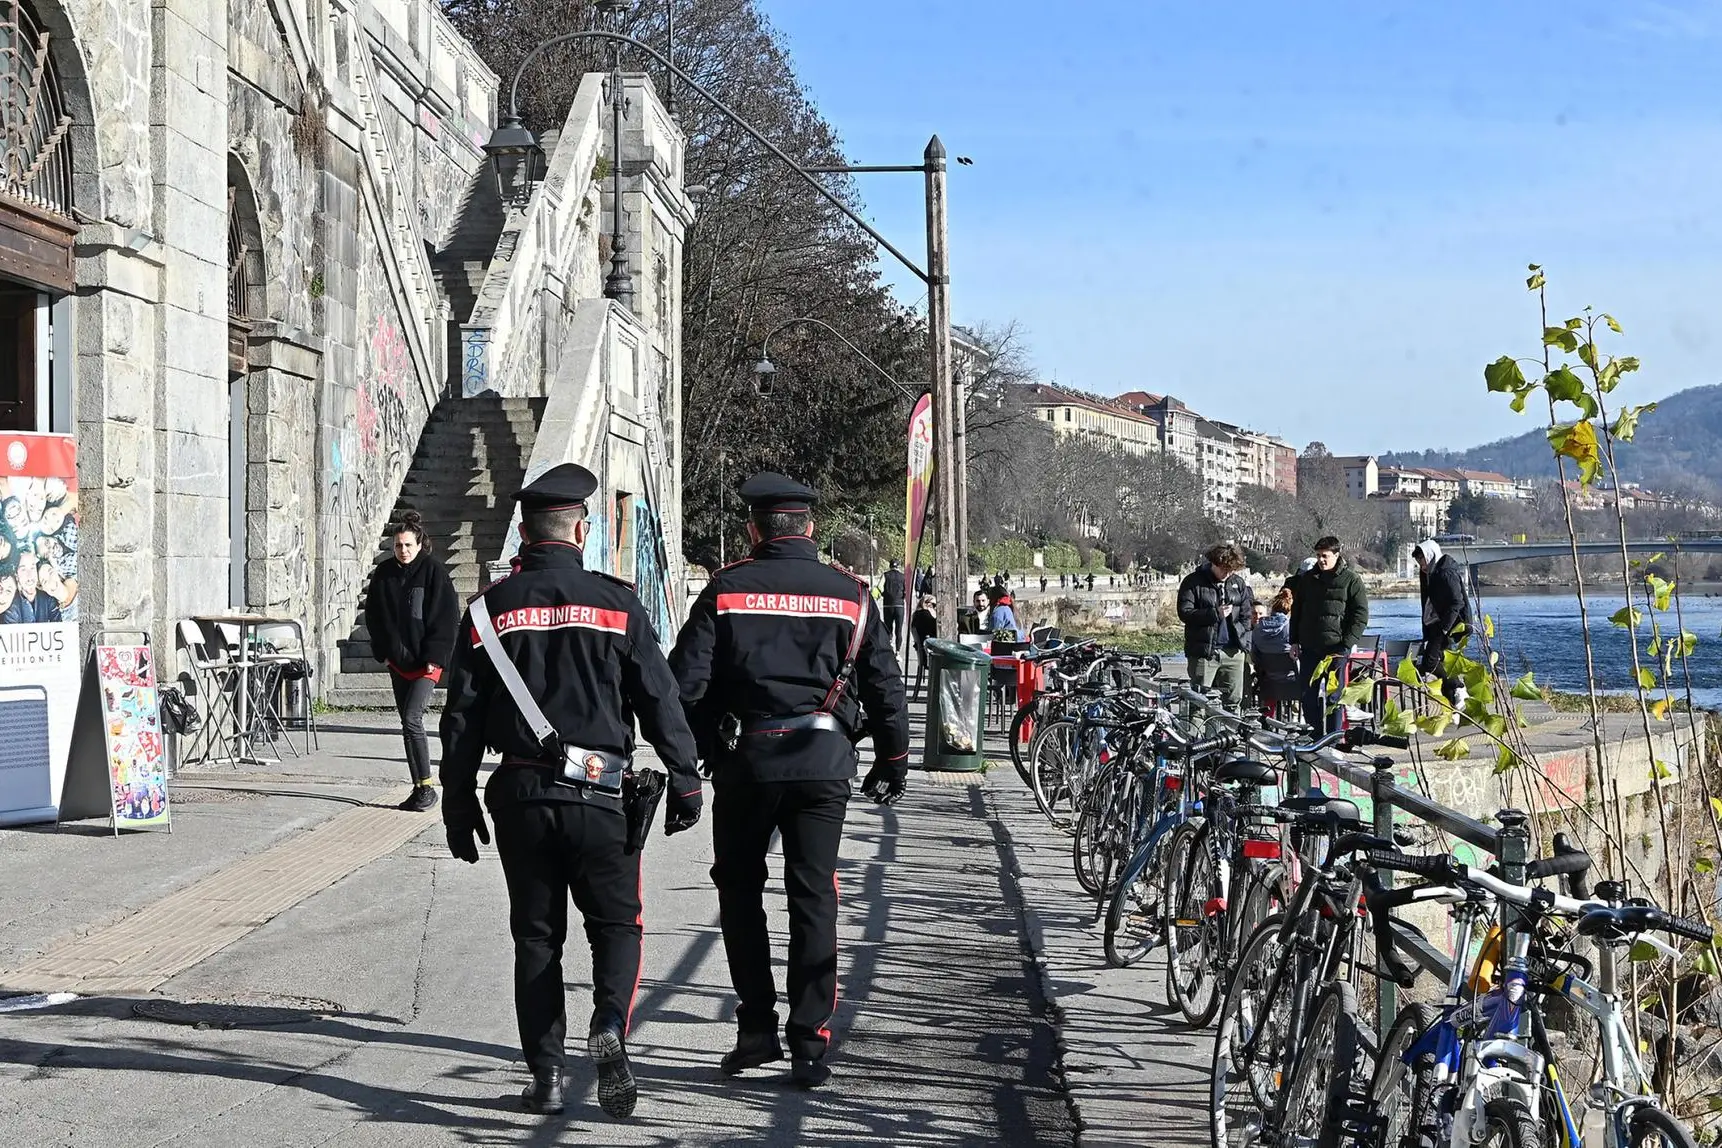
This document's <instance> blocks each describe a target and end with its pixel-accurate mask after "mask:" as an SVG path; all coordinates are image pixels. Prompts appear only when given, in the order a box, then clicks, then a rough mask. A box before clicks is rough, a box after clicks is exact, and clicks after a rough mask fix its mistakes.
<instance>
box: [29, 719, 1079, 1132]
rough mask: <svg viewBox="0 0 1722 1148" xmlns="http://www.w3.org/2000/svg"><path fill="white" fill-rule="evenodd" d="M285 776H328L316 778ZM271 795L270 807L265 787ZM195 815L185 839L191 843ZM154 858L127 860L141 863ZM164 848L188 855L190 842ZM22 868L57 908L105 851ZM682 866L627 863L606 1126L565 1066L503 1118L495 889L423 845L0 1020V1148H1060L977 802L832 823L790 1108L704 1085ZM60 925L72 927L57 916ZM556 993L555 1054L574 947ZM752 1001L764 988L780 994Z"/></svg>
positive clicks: (682, 839) (721, 1083)
mask: <svg viewBox="0 0 1722 1148" xmlns="http://www.w3.org/2000/svg"><path fill="white" fill-rule="evenodd" d="M361 732H362V731H361V730H354V734H355V735H357V734H359V733H361ZM379 749H381V751H382V752H383V753H388V752H389V750H388V749H387V748H386V747H384V746H382V745H379ZM363 752H364V751H363V750H359V751H353V750H348V751H346V756H348V757H362V756H363ZM304 768H305V770H306V771H307V772H308V773H315V772H316V771H318V770H323V771H324V772H326V773H332V774H339V775H345V774H346V773H348V772H350V771H346V770H342V769H340V768H338V766H337V765H331V764H330V762H329V761H328V760H321V761H320V760H319V759H318V758H313V759H310V760H309V761H308V762H307V763H306V766H305V767H304ZM383 772H384V774H385V775H386V773H387V772H388V770H386V769H385V770H384V771H383ZM271 787H272V788H274V789H277V790H290V789H291V787H292V779H291V778H287V779H281V780H276V781H273V782H271ZM304 808H305V806H304V799H302V798H294V797H281V796H268V797H257V798H255V799H253V800H250V801H249V802H247V803H246V804H244V805H242V806H241V805H227V804H219V805H215V806H213V809H216V810H219V817H220V818H227V819H232V818H243V817H252V818H255V819H256V820H257V824H256V825H251V826H250V832H251V835H252V836H253V837H259V838H267V839H270V840H273V839H276V838H278V837H279V836H280V833H279V832H278V831H276V830H275V829H274V828H272V826H273V825H274V824H275V822H276V819H278V818H281V817H287V818H293V817H298V816H300V814H301V811H302V810H303V809H304ZM206 815H207V816H209V817H210V824H213V823H214V822H215V821H216V819H217V815H216V814H215V813H214V812H211V813H208V814H206ZM200 816H205V814H200V813H199V808H198V806H196V805H188V806H187V807H185V808H184V809H183V810H182V812H181V818H182V822H183V823H184V824H185V825H186V826H189V824H190V823H193V822H195V821H196V820H197V819H198V818H199V817H200ZM402 816H411V815H408V814H403V815H402ZM240 828H241V827H238V826H235V827H234V828H233V832H232V835H233V837H234V838H235V839H239V838H241V837H243V833H241V831H240ZM184 832H185V829H184V828H182V833H184ZM161 840H166V839H165V838H160V839H156V841H154V842H150V843H149V848H151V849H155V850H162V849H164V848H166V847H164V846H162V845H160V844H159V841H161ZM184 840H185V841H186V842H188V844H187V846H186V848H187V850H188V851H190V850H191V849H192V846H191V845H190V844H189V843H190V842H192V841H194V840H196V841H198V842H200V843H201V842H203V835H201V834H189V833H188V834H186V836H185V838H184ZM44 841H50V842H53V844H52V845H51V846H48V845H38V844H36V843H34V842H30V841H25V842H24V844H23V845H22V846H19V845H17V844H16V842H14V843H13V848H15V849H17V850H18V851H19V853H20V854H33V853H35V852H38V851H39V850H41V849H43V848H49V849H52V850H58V851H60V852H63V853H64V854H65V857H63V858H59V859H58V862H57V863H58V864H59V865H60V867H61V873H62V882H63V883H69V884H73V885H76V884H77V883H78V881H77V876H78V874H80V873H83V872H84V871H86V870H87V871H88V872H89V874H90V875H89V876H88V877H87V878H86V879H88V880H99V877H100V873H101V872H102V871H103V869H104V868H107V869H113V868H115V867H116V866H118V867H124V866H125V865H126V863H127V861H128V858H129V855H128V854H127V852H126V851H125V850H126V848H127V846H128V845H129V844H131V843H132V842H131V839H126V840H122V841H120V842H112V841H104V840H100V839H97V838H94V837H86V836H82V835H69V836H68V837H66V839H65V840H61V839H60V838H58V837H56V836H55V835H46V836H45V837H44ZM68 841H69V842H70V844H68V843H67V842H68ZM219 844H220V843H219V841H213V840H212V841H209V842H207V843H202V844H199V845H198V846H197V852H196V858H197V861H196V864H195V865H193V866H192V869H194V870H196V872H197V874H201V873H203V872H206V871H208V870H209V869H210V868H211V867H212V866H213V867H219V864H220V863H221V860H222V858H223V856H224V854H223V852H222V850H221V849H220V848H219ZM100 851H105V852H100ZM710 854H711V845H710V835H709V832H708V831H707V829H706V827H705V826H703V825H702V826H701V827H700V828H699V829H698V830H696V831H694V832H692V833H688V834H683V835H680V836H678V837H675V838H670V839H664V838H661V837H660V838H656V839H654V840H653V842H652V843H651V845H650V847H649V848H648V851H647V876H646V889H647V901H646V914H645V919H646V929H647V939H646V969H645V976H644V982H643V984H642V986H641V992H640V997H639V1000H638V1003H637V1006H636V1013H635V1030H634V1035H633V1039H632V1042H631V1050H632V1052H633V1056H634V1060H635V1066H636V1073H637V1075H638V1077H639V1080H640V1088H641V1096H640V1105H639V1110H638V1112H637V1114H636V1115H635V1117H634V1118H633V1119H631V1120H628V1121H615V1120H611V1119H610V1118H608V1117H606V1116H604V1115H603V1114H602V1113H601V1112H599V1111H598V1108H597V1105H596V1101H595V1097H594V1095H593V1080H592V1075H591V1072H590V1069H589V1067H588V1066H587V1065H586V1064H585V1062H584V1059H583V1057H579V1056H575V1057H572V1058H571V1062H570V1068H571V1071H572V1074H573V1089H572V1092H571V1096H570V1107H569V1111H568V1113H567V1115H566V1116H565V1117H561V1118H548V1119H547V1118H537V1117H530V1116H528V1115H526V1114H524V1113H522V1112H520V1111H519V1110H518V1107H517V1104H516V1100H515V1095H516V1093H517V1092H518V1091H519V1089H520V1087H521V1086H522V1084H523V1083H524V1081H525V1072H524V1068H523V1066H522V1064H521V1062H520V1059H519V1050H518V1048H517V1046H516V1038H515V1031H514V1019H513V1014H512V1003H511V996H510V990H509V980H510V974H509V970H510V968H511V949H510V945H509V941H508V936H507V918H506V898H505V896H504V890H503V883H502V874H501V869H500V867H499V865H498V864H497V861H496V858H495V854H494V851H486V853H485V855H484V856H483V857H482V858H481V860H480V863H479V864H478V865H477V866H467V865H465V864H462V863H461V862H458V861H455V860H453V859H451V858H449V857H448V855H447V852H446V850H445V849H444V847H443V843H442V840H441V833H440V831H439V827H438V825H437V823H436V819H435V818H434V817H432V818H427V819H426V831H425V832H424V833H423V834H422V835H420V836H419V837H418V838H416V839H415V840H413V841H411V842H409V843H408V844H407V845H406V846H404V847H402V848H400V849H398V850H396V851H394V852H392V853H390V854H388V855H387V856H385V857H383V858H381V859H380V860H377V861H374V862H371V863H370V864H368V865H366V866H364V867H362V868H360V869H359V870H357V871H356V872H354V873H352V874H351V875H349V876H348V877H347V878H346V879H344V880H342V881H340V882H338V883H336V884H335V885H333V886H331V887H329V888H327V889H325V890H323V891H322V892H319V893H316V894H315V895H313V896H310V897H308V898H306V899H305V900H303V901H301V902H300V903H299V904H297V905H295V906H294V907H293V908H291V909H288V910H287V911H286V912H284V913H282V914H281V915H280V916H277V917H275V918H274V919H273V920H271V921H269V922H268V923H266V924H264V925H262V926H261V927H259V928H257V929H256V930H255V931H254V932H252V933H250V934H249V935H247V936H246V937H244V938H243V939H241V940H239V941H237V942H235V943H233V944H231V945H229V946H228V947H227V948H225V949H222V950H221V951H220V952H218V953H216V954H215V955H214V956H211V957H209V958H207V959H205V960H203V961H202V962H201V963H199V964H197V965H195V966H193V967H192V968H190V969H188V970H187V971H185V972H183V973H181V974H179V975H178V976H176V977H174V978H173V979H172V980H170V981H168V982H167V983H166V984H164V985H162V986H161V987H160V988H159V989H158V990H156V992H154V993H152V994H150V995H149V996H147V997H144V998H90V999H80V1000H77V1001H73V1002H71V1003H69V1004H66V1005H63V1006H60V1007H57V1008H51V1009H42V1010H34V1011H28V1012H14V1013H6V1012H0V1144H4V1145H7V1146H8V1148H10V1146H14V1145H16V1146H19V1148H23V1146H26V1145H43V1146H46V1145H61V1146H79V1145H90V1146H95V1145H100V1146H102V1148H120V1146H130V1145H139V1146H145V1145H147V1146H156V1145H176V1146H195V1145H210V1146H215V1145H221V1146H228V1145H234V1144H245V1145H283V1146H294V1148H298V1146H304V1148H313V1146H323V1145H337V1146H341V1148H347V1146H357V1145H367V1146H368V1145H468V1144H483V1145H548V1144H564V1143H566V1144H579V1143H601V1144H616V1145H636V1144H638V1145H668V1144H689V1145H742V1144H747V1145H782V1146H789V1145H839V1144H842V1145H850V1144H891V1145H928V1146H932V1145H971V1144H972V1145H983V1144H985V1145H996V1144H1009V1145H1033V1146H1039V1145H1068V1144H1074V1143H1075V1142H1076V1140H1075V1135H1076V1134H1075V1131H1074V1123H1073V1120H1072V1117H1071V1112H1070V1108H1069V1106H1068V1103H1067V1101H1066V1098H1065V1096H1064V1094H1063V1092H1062V1091H1061V1090H1060V1088H1059V1082H1058V1080H1057V1079H1056V1064H1057V1048H1056V1041H1055V1035H1054V1030H1053V1028H1052V1026H1051V1024H1050V1022H1049V1020H1048V1010H1047V1008H1046V1007H1045V1005H1044V1002H1043V1001H1042V1000H1041V998H1040V995H1039V986H1040V984H1041V983H1042V978H1041V977H1040V976H1039V974H1038V970H1037V969H1036V966H1035V965H1034V963H1033V961H1032V960H1031V958H1030V955H1029V954H1028V953H1027V952H1026V951H1025V949H1024V947H1023V944H1022V941H1021V937H1022V936H1023V930H1022V916H1021V910H1022V906H1021V905H1020V903H1019V902H1018V900H1017V896H1016V891H1015V883H1014V881H1013V879H1012V878H1011V876H1010V874H1009V873H1008V872H1007V868H1006V866H1005V865H1004V864H1002V863H1001V854H1000V847H999V843H998V841H997V840H996V838H995V834H994V832H993V829H992V827H991V824H990V823H989V822H988V820H987V811H986V807H985V805H984V802H983V800H982V794H981V791H980V789H979V788H977V787H975V786H973V785H970V784H964V783H960V782H959V783H957V784H949V785H944V784H934V783H932V782H931V781H929V780H928V779H927V778H926V777H924V776H922V777H918V778H917V781H916V784H915V787H914V788H913V789H912V791H911V795H910V797H909V798H907V799H906V800H905V802H904V803H902V804H900V805H898V806H896V807H893V808H891V809H881V808H878V807H875V806H873V805H871V804H868V803H866V802H864V801H861V800H857V802H856V803H855V804H853V805H852V806H851V808H850V825H849V833H848V836H847V840H846V843H845V846H844V853H843V862H842V867H841V871H840V879H841V885H842V888H843V911H842V916H841V926H840V929H841V943H842V953H841V962H842V964H841V975H842V983H841V994H840V1003H839V1008H838V1012H837V1016H836V1019H835V1023H834V1025H833V1028H834V1030H835V1032H836V1034H837V1043H836V1045H835V1046H834V1051H833V1060H832V1063H833V1066H834V1069H835V1076H834V1077H833V1080H832V1081H831V1083H830V1084H829V1085H828V1086H827V1087H826V1088H824V1089H821V1090H818V1091H814V1092H801V1091H799V1090H796V1089H793V1088H791V1087H790V1086H789V1085H788V1082H787V1074H786V1072H784V1071H783V1070H782V1069H781V1068H778V1067H773V1068H767V1069H760V1070H756V1071H754V1072H751V1073H748V1074H746V1075H744V1076H743V1077H741V1078H740V1079H738V1080H727V1079H724V1078H722V1077H720V1076H719V1075H718V1074H717V1072H716V1064H717V1061H718V1059H719V1058H720V1057H721V1055H722V1053H723V1052H724V1051H725V1050H726V1049H727V1048H728V1046H729V1044H730V1042H731V1040H732V1037H733V1024H732V1021H731V1019H730V1018H731V1016H732V1013H733V1009H734V1004H735V1001H734V995H733V993H732V991H731V990H730V988H729V984H728V976H727V971H726V968H725V965H724V959H723V950H722V942H721V937H720V935H719V933H718V930H717V926H716V901H715V896H714V894H713V892H712V889H711V885H710V880H709V878H708V876H707V870H708V869H709V867H710V862H711V857H710ZM168 856H171V854H169V855H168ZM68 874H69V875H70V876H67V875H68ZM173 883H174V882H173V881H172V880H171V878H170V876H168V875H164V874H161V873H157V874H156V876H154V877H153V878H151V879H148V880H140V879H137V878H136V877H135V875H131V876H128V877H127V879H126V880H124V881H121V882H120V884H121V885H122V886H123V888H124V889H125V891H126V895H125V897H124V899H123V900H124V905H122V906H119V907H116V908H114V909H111V910H108V913H109V914H110V915H113V914H119V913H123V909H124V907H126V906H132V905H133V903H134V902H135V901H137V900H138V899H139V898H140V897H143V896H144V895H145V894H146V893H147V892H148V891H151V890H156V889H160V888H162V887H164V886H166V885H169V884H173ZM26 900H27V897H26V895H25V893H24V892H23V891H20V890H19V889H18V888H17V887H16V886H13V887H12V890H11V891H10V892H0V911H4V912H5V913H6V914H7V915H8V917H10V919H14V920H21V919H25V918H27V917H28V914H27V913H25V912H23V911H22V910H21V908H20V906H21V904H22V903H23V902H24V901H26ZM97 900H99V898H97ZM14 902H17V903H16V904H15V903H14ZM68 904H69V906H70V910H80V909H83V908H85V907H86V906H84V905H83V903H82V902H81V901H80V900H78V899H77V898H73V899H71V900H70V902H68ZM768 905H769V906H771V907H772V909H773V913H772V923H773V928H774V931H775V932H776V934H777V941H778V953H779V962H780V963H781V953H782V949H783V928H784V920H785V918H784V914H783V911H782V902H781V882H780V880H779V879H777V877H776V875H775V873H774V878H773V881H772V884H771V886H770V887H769V888H768ZM70 910H69V911H70ZM46 931H47V930H46V929H37V930H35V931H33V932H32V935H31V939H30V941H29V942H27V943H22V944H21V945H20V950H21V952H22V953H23V954H24V955H28V952H29V950H30V949H31V948H32V947H33V946H34V941H35V939H36V933H38V932H39V933H42V934H44V935H45V933H46ZM34 947H39V946H34ZM566 976H567V980H568V982H569V1002H570V1030H571V1031H573V1032H583V1031H584V1024H585V1018H586V1015H587V1009H588V1007H589V1003H588V1001H589V998H588V996H587V989H586V987H585V986H586V984H587V983H588V982H587V958H586V953H585V945H584V943H583V937H582V936H581V934H579V933H578V932H575V933H574V934H573V935H572V936H571V938H570V949H569V952H568V961H567V965H566ZM778 976H779V983H780V985H781V983H782V981H781V978H782V970H781V968H779V971H778ZM177 1005H184V1006H188V1008H187V1010H186V1012H185V1014H184V1015H183V1016H179V1017H176V1018H175V1019H176V1020H180V1021H197V1020H200V1019H201V1020H204V1021H205V1022H213V1024H215V1025H216V1026H217V1027H197V1026H195V1025H192V1024H186V1023H170V1022H168V1021H164V1020H162V1019H159V1018H160V1016H161V1015H162V1010H163V1008H164V1007H165V1006H177ZM283 1010H285V1011H283ZM295 1010H302V1011H295ZM140 1013H142V1014H148V1015H140ZM222 1025H232V1026H233V1027H219V1026H222Z"/></svg>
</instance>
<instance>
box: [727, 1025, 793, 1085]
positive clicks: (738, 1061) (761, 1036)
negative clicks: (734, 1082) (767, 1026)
mask: <svg viewBox="0 0 1722 1148" xmlns="http://www.w3.org/2000/svg"><path fill="white" fill-rule="evenodd" d="M782 1059H783V1045H782V1044H780V1043H779V1042H778V1039H777V1033H776V1032H742V1033H740V1034H738V1035H737V1036H736V1039H735V1047H734V1048H732V1049H730V1051H729V1052H728V1054H726V1055H725V1056H724V1058H723V1063H722V1064H721V1065H719V1068H720V1070H721V1071H722V1072H723V1074H724V1075H725V1076H734V1075H735V1074H736V1073H738V1072H741V1071H742V1070H744V1069H748V1068H758V1067H759V1066H760V1065H762V1064H770V1063H771V1062H772V1061H774V1060H782Z"/></svg>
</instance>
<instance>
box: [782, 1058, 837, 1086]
mask: <svg viewBox="0 0 1722 1148" xmlns="http://www.w3.org/2000/svg"><path fill="white" fill-rule="evenodd" d="M789 1078H790V1079H791V1080H793V1081H794V1082H795V1084H796V1087H798V1088H818V1087H819V1086H820V1085H821V1084H824V1083H825V1082H826V1081H827V1080H830V1079H831V1070H830V1069H829V1068H827V1067H826V1066H825V1062H824V1061H823V1060H814V1059H812V1058H811V1057H806V1056H798V1057H796V1058H795V1060H794V1061H793V1062H792V1063H791V1064H790V1066H789Z"/></svg>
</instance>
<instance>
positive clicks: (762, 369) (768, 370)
mask: <svg viewBox="0 0 1722 1148" xmlns="http://www.w3.org/2000/svg"><path fill="white" fill-rule="evenodd" d="M775 374H777V366H776V365H775V364H774V363H772V361H771V360H770V359H768V358H766V357H765V356H764V355H761V356H760V359H759V362H757V363H755V364H754V365H753V389H754V391H755V392H756V393H757V394H758V395H759V397H760V398H762V399H763V398H769V397H770V396H771V377H772V376H773V375H775Z"/></svg>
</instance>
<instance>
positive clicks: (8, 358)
mask: <svg viewBox="0 0 1722 1148" xmlns="http://www.w3.org/2000/svg"><path fill="white" fill-rule="evenodd" d="M50 40H51V36H50V34H49V32H48V30H47V29H46V28H45V27H43V26H42V24H41V23H40V22H39V21H37V20H36V18H35V17H34V15H33V14H32V13H31V11H30V9H28V8H26V7H25V6H24V4H23V2H22V0H0V430H15V431H61V432H68V433H69V432H70V431H71V430H72V372H71V344H72V340H71V332H70V322H69V320H70V314H69V311H68V307H67V299H68V297H69V296H70V295H71V292H72V286H73V275H72V266H73V265H72V238H73V236H74V235H75V234H76V233H77V224H76V223H75V222H73V218H72V213H73V205H72V155H71V148H70V147H69V146H67V144H66V133H67V131H68V129H69V128H70V127H71V123H72V117H71V116H70V115H69V114H68V113H67V111H66V109H65V102H64V99H63V98H62V95H61V91H60V77H59V70H58V68H57V66H56V64H55V61H54V56H53V53H51V52H50V51H49V43H50Z"/></svg>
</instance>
